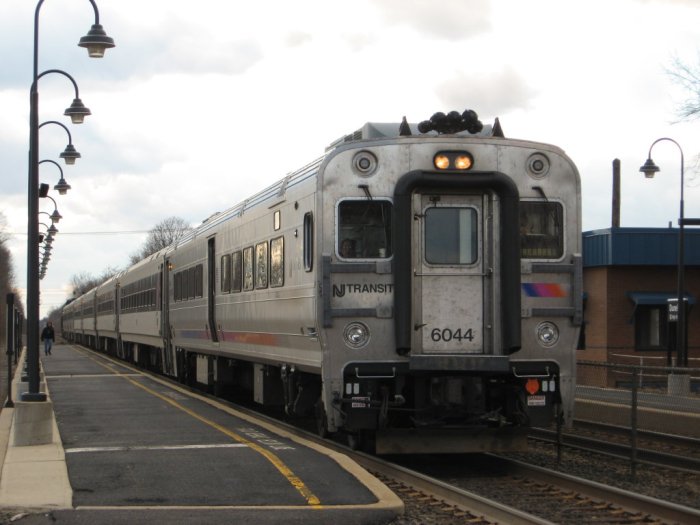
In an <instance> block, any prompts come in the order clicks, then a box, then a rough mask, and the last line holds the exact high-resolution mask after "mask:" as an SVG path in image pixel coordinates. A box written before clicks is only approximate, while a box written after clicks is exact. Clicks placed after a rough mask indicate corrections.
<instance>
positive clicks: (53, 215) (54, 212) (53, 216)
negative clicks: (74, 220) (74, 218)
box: [39, 195, 63, 223]
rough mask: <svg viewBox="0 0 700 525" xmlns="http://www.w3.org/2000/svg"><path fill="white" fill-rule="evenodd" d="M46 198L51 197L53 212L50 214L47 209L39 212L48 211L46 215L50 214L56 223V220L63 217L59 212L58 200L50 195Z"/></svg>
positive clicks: (52, 220)
mask: <svg viewBox="0 0 700 525" xmlns="http://www.w3.org/2000/svg"><path fill="white" fill-rule="evenodd" d="M46 198H47V199H50V200H51V202H53V213H52V214H50V215H49V214H48V213H46V212H45V211H40V212H39V213H46V215H48V216H49V218H50V219H51V222H52V223H56V222H58V221H60V220H61V219H63V215H61V214H60V213H59V212H58V206H57V205H56V201H55V200H54V199H53V197H49V196H48V195H47V196H46Z"/></svg>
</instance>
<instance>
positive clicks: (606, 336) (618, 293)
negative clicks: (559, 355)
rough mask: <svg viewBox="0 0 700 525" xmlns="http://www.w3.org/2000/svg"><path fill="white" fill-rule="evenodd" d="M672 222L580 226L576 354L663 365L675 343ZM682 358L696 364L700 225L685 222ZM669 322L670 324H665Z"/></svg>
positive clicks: (675, 232) (675, 240)
mask: <svg viewBox="0 0 700 525" xmlns="http://www.w3.org/2000/svg"><path fill="white" fill-rule="evenodd" d="M678 231H679V230H678V229H677V228H608V229H604V230H594V231H588V232H584V233H583V289H584V304H585V308H584V328H583V330H582V336H581V344H580V346H581V348H580V349H579V351H578V355H577V358H578V359H579V360H586V361H601V362H607V363H622V364H644V365H651V366H666V363H667V358H668V357H669V355H671V356H672V357H673V359H674V362H675V357H676V353H675V352H672V353H671V352H669V345H670V346H671V347H673V345H674V344H675V329H674V328H671V329H670V330H669V324H668V302H667V300H668V299H669V298H671V299H672V298H676V297H677V275H678V274H677V261H678V259H677V254H678ZM684 239H685V293H686V295H685V296H686V298H687V300H688V303H689V311H688V315H687V334H688V335H687V340H688V357H689V359H688V365H689V366H690V367H700V304H696V303H697V302H698V301H700V229H692V228H685V233H684ZM671 326H672V327H673V325H671Z"/></svg>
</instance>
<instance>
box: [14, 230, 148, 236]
mask: <svg viewBox="0 0 700 525" xmlns="http://www.w3.org/2000/svg"><path fill="white" fill-rule="evenodd" d="M149 232H150V230H125V231H113V232H67V231H63V230H60V231H59V233H58V235H131V234H143V233H149ZM6 233H7V235H27V232H6Z"/></svg>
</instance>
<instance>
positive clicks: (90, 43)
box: [78, 24, 114, 58]
mask: <svg viewBox="0 0 700 525" xmlns="http://www.w3.org/2000/svg"><path fill="white" fill-rule="evenodd" d="M78 46H80V47H84V48H87V51H88V55H89V56H90V57H91V58H102V57H103V56H105V51H106V50H107V49H109V48H111V47H114V39H112V38H110V37H108V36H107V33H105V30H104V29H102V25H101V24H93V25H92V27H91V28H90V31H88V34H87V35H85V36H84V37H82V38H81V39H80V42H78Z"/></svg>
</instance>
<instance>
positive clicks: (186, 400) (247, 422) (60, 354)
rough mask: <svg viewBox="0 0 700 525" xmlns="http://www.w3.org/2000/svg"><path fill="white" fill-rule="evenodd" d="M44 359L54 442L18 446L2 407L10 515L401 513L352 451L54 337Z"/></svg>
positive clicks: (288, 518) (183, 518)
mask: <svg viewBox="0 0 700 525" xmlns="http://www.w3.org/2000/svg"><path fill="white" fill-rule="evenodd" d="M42 353H43V352H42ZM41 365H42V374H43V375H42V381H45V385H46V389H45V390H44V389H43V383H42V391H45V392H46V393H47V394H48V396H49V401H48V402H47V403H48V405H49V406H50V409H51V428H52V436H51V439H50V441H49V442H47V443H43V444H30V445H23V446H20V444H22V443H23V438H22V437H21V436H19V435H18V428H20V427H16V425H18V423H17V422H16V419H17V417H16V416H17V414H19V413H20V412H18V409H19V408H20V407H17V406H16V407H15V408H14V409H12V408H5V409H3V411H2V413H0V457H1V458H2V474H1V477H0V509H2V513H3V516H4V517H5V518H7V517H8V516H11V517H12V518H13V519H14V521H13V523H20V524H22V525H24V524H34V523H37V524H38V523H59V524H60V523H71V524H73V523H75V524H79V523H85V524H87V523H115V524H118V523H130V524H133V523H163V522H170V523H212V524H215V523H281V522H284V523H287V524H289V523H291V524H294V523H319V524H320V523H330V522H336V523H343V524H369V523H372V524H379V523H390V522H391V521H392V520H394V519H395V518H396V517H397V516H398V515H400V514H402V512H403V503H402V501H401V500H400V499H399V498H398V497H397V496H396V495H395V494H394V493H393V492H391V491H390V490H389V489H388V488H387V487H386V486H385V485H383V484H382V483H381V482H380V481H379V480H377V479H376V478H375V477H374V476H372V475H371V474H369V473H368V472H366V471H365V470H364V469H363V468H362V467H360V466H359V465H357V464H356V463H355V462H354V461H352V460H350V459H349V458H348V457H347V456H345V455H342V454H338V453H336V452H334V451H331V450H329V449H326V448H324V447H321V446H319V445H317V444H314V443H311V442H308V441H305V440H302V439H300V438H298V437H296V436H293V435H291V434H286V433H284V432H280V431H279V430H277V429H275V427H273V426H271V425H268V424H267V423H266V422H264V421H262V420H261V419H258V418H255V417H251V416H249V415H246V414H243V413H241V412H238V411H236V410H234V409H232V408H230V407H228V406H226V405H224V404H222V403H218V402H216V401H214V400H211V399H208V398H206V397H203V396H199V395H197V394H193V393H191V392H189V391H187V390H185V389H182V388H179V387H178V386H176V385H173V384H171V383H169V382H166V381H161V380H159V379H158V378H152V377H149V376H146V375H145V374H143V373H141V372H140V371H138V370H136V369H133V368H131V367H128V366H126V365H125V364H124V363H120V362H118V361H115V360H112V359H110V358H108V357H106V356H102V355H100V354H96V353H92V352H90V351H87V350H85V349H83V348H81V347H78V346H74V345H54V348H53V351H52V355H50V356H42V357H41ZM18 370H21V366H19V367H18ZM17 379H18V377H16V378H15V380H17ZM17 390H18V391H17ZM17 390H16V391H17V397H18V396H19V393H20V392H21V391H22V390H26V383H21V384H20V386H19V387H18V388H17ZM20 424H21V423H20ZM0 521H1V520H0ZM2 522H5V521H2Z"/></svg>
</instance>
